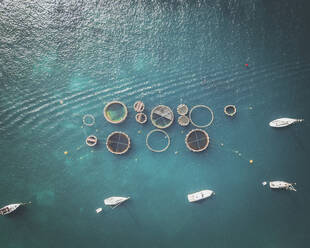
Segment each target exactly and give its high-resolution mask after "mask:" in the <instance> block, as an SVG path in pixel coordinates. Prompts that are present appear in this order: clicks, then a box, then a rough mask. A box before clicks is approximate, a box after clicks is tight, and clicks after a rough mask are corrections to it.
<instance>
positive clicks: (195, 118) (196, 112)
mask: <svg viewBox="0 0 310 248" xmlns="http://www.w3.org/2000/svg"><path fill="white" fill-rule="evenodd" d="M189 119H190V121H191V123H192V124H193V125H194V126H195V127H198V128H206V127H208V126H210V125H211V124H212V122H213V120H214V114H213V111H212V109H211V108H210V107H208V106H206V105H202V104H201V105H196V106H194V107H193V108H192V109H191V110H190V112H189Z"/></svg>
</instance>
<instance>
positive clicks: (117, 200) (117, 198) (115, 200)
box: [104, 196, 130, 209]
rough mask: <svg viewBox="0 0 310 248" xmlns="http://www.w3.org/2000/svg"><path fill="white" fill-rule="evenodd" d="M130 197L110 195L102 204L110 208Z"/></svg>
mask: <svg viewBox="0 0 310 248" xmlns="http://www.w3.org/2000/svg"><path fill="white" fill-rule="evenodd" d="M128 199H130V197H121V196H111V197H109V198H106V199H104V204H105V205H107V206H110V207H111V208H112V209H113V208H116V207H118V206H119V205H120V204H122V203H123V202H125V201H127V200H128Z"/></svg>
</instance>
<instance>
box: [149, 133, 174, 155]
mask: <svg viewBox="0 0 310 248" xmlns="http://www.w3.org/2000/svg"><path fill="white" fill-rule="evenodd" d="M155 132H159V133H163V134H164V135H165V137H167V139H168V143H167V145H166V146H165V147H164V148H163V149H161V150H157V149H154V148H152V147H151V146H150V145H149V137H150V136H151V134H152V133H155ZM145 143H146V146H147V148H148V149H149V150H150V151H152V152H164V151H166V150H167V149H168V148H169V146H170V137H169V135H168V134H167V132H165V131H164V130H161V129H153V130H152V131H150V132H149V133H148V134H147V135H146V139H145Z"/></svg>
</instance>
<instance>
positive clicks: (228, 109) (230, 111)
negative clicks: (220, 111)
mask: <svg viewBox="0 0 310 248" xmlns="http://www.w3.org/2000/svg"><path fill="white" fill-rule="evenodd" d="M224 113H225V115H227V116H234V115H235V114H236V113H237V108H236V106H235V105H227V106H225V107H224Z"/></svg>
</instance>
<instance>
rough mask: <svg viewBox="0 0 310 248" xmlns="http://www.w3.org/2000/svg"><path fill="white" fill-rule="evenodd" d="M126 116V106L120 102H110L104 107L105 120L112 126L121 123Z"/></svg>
mask: <svg viewBox="0 0 310 248" xmlns="http://www.w3.org/2000/svg"><path fill="white" fill-rule="evenodd" d="M127 114H128V110H127V107H126V105H125V104H124V103H123V102H120V101H112V102H109V103H107V105H105V107H104V110H103V115H104V117H105V118H106V120H107V121H108V122H110V123H113V124H118V123H121V122H123V121H124V120H125V119H126V117H127Z"/></svg>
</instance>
